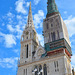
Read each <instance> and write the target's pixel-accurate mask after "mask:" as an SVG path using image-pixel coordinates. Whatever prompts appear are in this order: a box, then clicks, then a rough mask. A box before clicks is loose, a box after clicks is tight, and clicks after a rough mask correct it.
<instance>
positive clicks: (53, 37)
mask: <svg viewBox="0 0 75 75" xmlns="http://www.w3.org/2000/svg"><path fill="white" fill-rule="evenodd" d="M51 36H52V41H55V39H56V37H55V32H53V33H51Z"/></svg>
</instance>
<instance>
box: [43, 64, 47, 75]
mask: <svg viewBox="0 0 75 75" xmlns="http://www.w3.org/2000/svg"><path fill="white" fill-rule="evenodd" d="M43 71H44V75H47V65H46V64H44V66H43Z"/></svg>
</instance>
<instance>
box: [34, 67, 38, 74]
mask: <svg viewBox="0 0 75 75" xmlns="http://www.w3.org/2000/svg"><path fill="white" fill-rule="evenodd" d="M34 70H35V75H38V67H37V66H35V69H34Z"/></svg>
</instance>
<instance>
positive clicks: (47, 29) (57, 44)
mask: <svg viewBox="0 0 75 75" xmlns="http://www.w3.org/2000/svg"><path fill="white" fill-rule="evenodd" d="M47 4H48V5H47V15H46V18H45V19H44V20H43V36H44V45H45V50H46V53H47V56H56V58H57V60H58V56H59V57H61V55H62V54H64V55H63V59H62V58H60V59H59V60H58V62H59V65H60V64H62V62H61V61H63V62H64V63H63V66H64V68H65V69H63V72H64V71H65V74H63V73H62V74H60V75H67V74H68V75H69V74H71V64H70V62H71V60H70V59H71V55H72V51H71V45H70V41H69V36H68V31H67V27H66V25H65V23H64V21H63V19H62V18H61V15H60V13H59V11H58V8H57V6H56V3H55V0H48V2H47ZM43 56H44V55H43ZM60 60H61V61H60ZM56 71H58V70H56ZM54 75H56V74H54ZM58 75H59V74H58Z"/></svg>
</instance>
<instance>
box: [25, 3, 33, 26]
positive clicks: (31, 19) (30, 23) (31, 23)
mask: <svg viewBox="0 0 75 75" xmlns="http://www.w3.org/2000/svg"><path fill="white" fill-rule="evenodd" d="M26 27H34V24H33V17H32V10H31V2H30V7H29V14H28V20H27V26H26Z"/></svg>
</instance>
